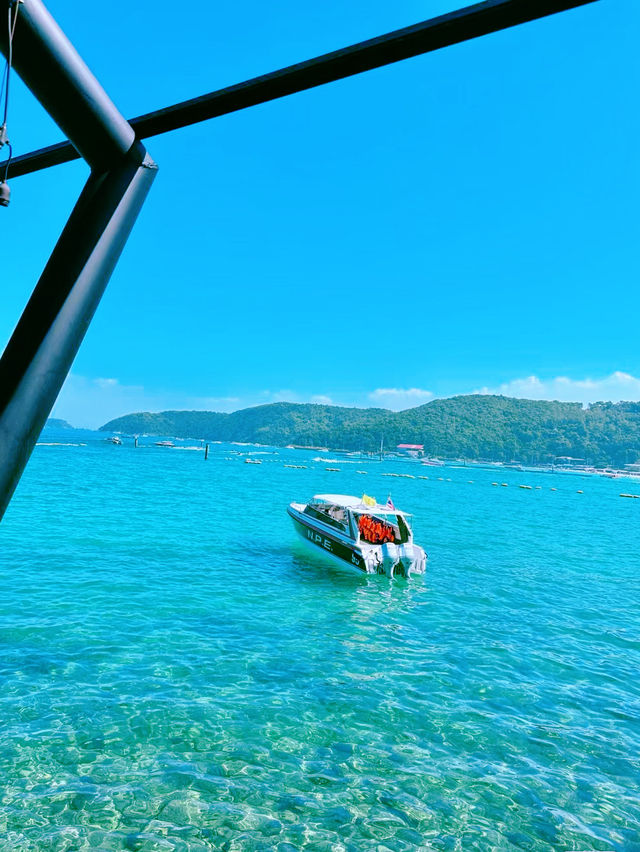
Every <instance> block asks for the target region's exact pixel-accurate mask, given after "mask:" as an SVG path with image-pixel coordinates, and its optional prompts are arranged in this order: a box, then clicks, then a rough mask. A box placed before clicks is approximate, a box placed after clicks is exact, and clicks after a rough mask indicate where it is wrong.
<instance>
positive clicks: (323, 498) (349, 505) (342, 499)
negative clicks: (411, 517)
mask: <svg viewBox="0 0 640 852" xmlns="http://www.w3.org/2000/svg"><path fill="white" fill-rule="evenodd" d="M311 502H312V503H330V504H331V505H333V506H343V507H344V508H345V509H355V510H357V511H359V512H364V513H366V514H375V515H407V514H408V513H407V512H401V511H400V509H390V508H389V507H388V506H385V505H381V504H380V503H376V505H375V506H368V505H367V504H366V503H363V502H362V497H353V496H352V495H349V494H316V495H314V497H312V499H311Z"/></svg>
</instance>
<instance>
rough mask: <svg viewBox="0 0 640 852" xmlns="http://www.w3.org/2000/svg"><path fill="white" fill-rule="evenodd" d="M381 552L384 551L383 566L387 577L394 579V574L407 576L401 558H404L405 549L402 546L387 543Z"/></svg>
mask: <svg viewBox="0 0 640 852" xmlns="http://www.w3.org/2000/svg"><path fill="white" fill-rule="evenodd" d="M380 550H381V551H382V565H383V567H384V573H385V574H386V575H387V577H393V575H394V574H401V575H404V576H406V574H405V571H404V565H402V563H401V562H400V559H401V557H402V556H404V552H403V551H404V548H403V547H402V545H397V544H392V543H391V542H385V544H383V545H382V547H381V548H380ZM400 566H401V567H400Z"/></svg>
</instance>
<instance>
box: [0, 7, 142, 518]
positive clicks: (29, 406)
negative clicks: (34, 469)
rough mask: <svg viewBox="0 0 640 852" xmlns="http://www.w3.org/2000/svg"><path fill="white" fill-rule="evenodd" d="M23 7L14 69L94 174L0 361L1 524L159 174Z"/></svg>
mask: <svg viewBox="0 0 640 852" xmlns="http://www.w3.org/2000/svg"><path fill="white" fill-rule="evenodd" d="M16 2H17V0H0V14H1V13H2V11H3V10H4V11H5V12H6V11H7V10H11V9H16V8H17V23H16V29H15V38H14V42H13V51H12V54H13V60H14V61H13V67H14V68H15V70H16V71H17V72H18V73H19V74H20V76H21V77H22V79H23V80H24V82H25V83H26V84H27V85H28V86H29V88H30V89H31V91H32V92H33V93H34V95H35V96H36V98H38V100H39V101H40V103H41V104H42V105H43V106H44V107H45V109H46V110H47V112H49V114H50V115H51V117H52V118H53V119H54V120H55V121H56V122H57V123H58V125H59V126H60V127H61V128H62V129H63V130H64V132H65V133H67V134H68V135H69V138H70V139H71V141H72V143H73V145H74V149H73V150H74V151H75V150H77V151H78V152H79V154H77V155H76V156H79V155H80V154H81V155H82V156H83V157H84V159H85V160H86V162H87V163H88V164H89V165H90V166H91V175H90V177H89V180H88V181H87V184H86V186H85V188H84V190H83V191H82V194H81V195H80V198H79V199H78V202H77V204H76V206H75V208H74V210H73V212H72V214H71V216H70V218H69V221H68V222H67V224H66V226H65V228H64V230H63V232H62V235H61V236H60V239H59V240H58V243H57V245H56V247H55V249H54V251H53V254H52V255H51V258H50V259H49V262H48V263H47V265H46V267H45V269H44V272H43V273H42V276H41V277H40V280H39V282H38V284H37V286H36V288H35V290H34V291H33V295H32V296H31V298H30V300H29V303H28V304H27V307H26V308H25V310H24V312H23V314H22V317H21V318H20V321H19V322H18V325H17V326H16V329H15V331H14V333H13V335H12V336H11V339H10V341H9V343H8V344H7V346H6V348H5V350H4V352H3V353H2V358H0V518H1V517H2V515H3V514H4V511H5V509H6V507H7V505H8V503H9V501H10V499H11V496H12V494H13V491H14V489H15V487H16V485H17V484H18V481H19V480H20V476H21V475H22V471H23V470H24V467H25V465H26V463H27V461H28V459H29V456H30V455H31V452H32V450H33V447H34V445H35V442H36V440H37V437H38V435H39V433H40V430H41V429H42V427H43V425H44V422H45V420H46V418H47V416H48V415H49V412H50V411H51V408H52V406H53V403H54V402H55V400H56V397H57V396H58V393H59V392H60V388H61V387H62V384H63V382H64V380H65V378H66V376H67V373H68V371H69V369H70V367H71V364H72V362H73V359H74V358H75V355H76V353H77V351H78V348H79V346H80V343H81V342H82V339H83V338H84V335H85V333H86V331H87V328H88V327H89V323H90V322H91V319H92V317H93V314H94V313H95V310H96V308H97V306H98V303H99V302H100V298H101V297H102V294H103V292H104V289H105V287H106V285H107V282H108V280H109V277H110V275H111V273H112V271H113V269H114V267H115V265H116V263H117V261H118V258H119V256H120V253H121V252H122V249H123V248H124V245H125V243H126V241H127V238H128V236H129V233H130V231H131V229H132V227H133V224H134V222H135V220H136V217H137V215H138V213H139V211H140V208H141V207H142V204H143V202H144V200H145V198H146V196H147V193H148V191H149V188H150V186H151V183H152V181H153V178H154V177H155V174H156V171H157V167H156V165H155V163H154V162H153V160H151V158H150V157H149V156H148V155H147V153H146V151H145V149H144V146H143V145H142V143H141V142H139V141H136V138H135V131H134V130H133V128H132V127H131V126H130V125H129V124H128V122H127V121H126V120H125V119H124V118H123V117H122V116H121V115H120V113H119V112H118V111H117V109H116V108H115V106H114V105H113V103H112V102H111V100H110V99H109V98H108V96H107V94H106V92H105V91H104V89H103V88H102V87H101V86H100V84H99V83H98V81H97V80H96V79H95V77H94V76H93V75H92V74H91V72H90V71H89V69H88V68H87V66H86V65H85V64H84V62H83V61H82V59H81V58H80V56H79V55H78V54H77V53H76V51H75V49H74V48H73V46H72V45H71V43H70V42H69V41H68V39H67V38H66V37H65V35H64V34H63V33H62V31H61V30H60V28H59V27H58V25H57V24H56V23H55V21H54V20H53V18H52V17H51V15H50V14H49V13H48V12H47V10H46V9H45V7H44V5H43V4H42V2H41V0H20V3H19V6H17V7H16V5H15V4H16ZM0 51H2V52H3V53H5V54H6V53H7V52H8V45H7V41H6V34H5V36H4V41H3V40H2V38H0Z"/></svg>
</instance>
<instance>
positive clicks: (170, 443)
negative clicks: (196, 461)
mask: <svg viewBox="0 0 640 852" xmlns="http://www.w3.org/2000/svg"><path fill="white" fill-rule="evenodd" d="M155 445H156V447H175V444H174V443H173V441H156V442H155Z"/></svg>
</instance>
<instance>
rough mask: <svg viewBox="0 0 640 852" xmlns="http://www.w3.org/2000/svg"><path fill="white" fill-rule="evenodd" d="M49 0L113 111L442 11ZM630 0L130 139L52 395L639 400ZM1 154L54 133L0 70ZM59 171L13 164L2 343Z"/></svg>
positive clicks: (53, 220)
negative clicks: (127, 207) (89, 319)
mask: <svg viewBox="0 0 640 852" xmlns="http://www.w3.org/2000/svg"><path fill="white" fill-rule="evenodd" d="M457 5H458V4H455V3H452V2H422V3H418V2H402V1H401V0H400V1H399V2H396V3H394V4H388V3H380V2H372V1H371V0H369V2H366V3H365V2H363V0H353V2H351V3H349V4H348V5H347V4H344V3H337V2H333V0H327V2H324V3H322V4H315V5H311V4H299V3H293V2H289V0H287V2H276V3H272V4H264V3H257V2H245V3H243V4H217V3H210V2H204V0H202V1H201V0H193V2H191V3H190V4H188V6H187V7H184V8H182V7H180V6H177V5H176V4H175V3H168V2H165V0H156V2H154V3H153V4H151V3H144V2H143V3H137V4H130V3H127V4H125V3H124V2H121V0H112V2H110V3H109V4H106V3H92V4H89V5H88V4H86V3H80V2H77V0H64V2H63V1H62V0H49V3H48V7H49V8H50V10H51V11H52V13H53V14H54V16H55V17H56V19H57V20H58V21H59V23H60V24H61V26H62V27H63V29H64V30H65V32H66V33H67V34H68V35H69V37H70V38H71V39H72V41H73V42H74V44H75V45H76V47H77V48H78V50H79V51H80V53H81V54H82V56H83V57H84V59H85V60H86V61H87V63H88V64H89V66H90V67H91V69H92V70H93V71H94V73H95V74H96V75H97V77H98V79H99V80H100V81H101V82H102V84H103V85H104V87H105V88H106V90H107V91H108V93H109V94H110V95H111V97H112V98H113V100H114V101H115V103H116V104H117V106H118V107H119V108H120V109H121V110H122V112H123V113H124V114H125V115H126V116H128V117H131V116H135V115H139V114H141V113H144V112H147V111H149V110H152V109H156V108H158V107H161V106H164V105H166V104H169V103H173V102H176V101H179V100H182V99H185V98H188V97H193V96H195V95H198V94H201V93H204V92H206V91H210V90H212V89H215V88H219V87H221V86H224V85H228V84H231V83H234V82H238V81H240V80H243V79H246V78H248V77H251V76H254V75H257V74H260V73H264V72H266V71H270V70H273V69H275V68H278V67H282V66H284V65H286V64H290V63H292V62H296V61H299V60H302V59H305V58H308V57H310V56H313V55H317V54H319V53H322V52H325V51H328V50H332V49H335V48H338V47H341V46H344V45H346V44H350V43H352V42H355V41H358V40H361V39H364V38H368V37H371V36H374V35H378V34H380V33H383V32H386V31H389V30H391V29H394V28H397V27H401V26H405V25H408V24H411V23H414V22H416V21H419V20H423V19H425V18H428V17H431V16H433V15H436V14H439V13H441V12H443V11H447V10H449V9H452V8H455V7H456V6H457ZM638 24H640V8H639V7H638V4H637V3H636V2H633V0H616V2H613V0H601V2H599V3H595V4H592V5H590V6H587V7H585V8H582V9H577V10H574V11H571V12H567V13H564V14H562V15H556V16H553V17H551V18H548V19H546V20H543V21H538V22H534V23H532V24H527V25H524V26H522V27H519V28H516V29H512V30H508V31H505V32H503V33H497V34H494V35H492V36H489V37H485V38H483V39H478V40H475V41H473V42H469V43H467V44H462V45H458V46H456V47H453V48H448V49H445V50H443V51H439V52H437V53H434V54H430V55H427V56H424V57H419V58H416V59H413V60H409V61H406V62H403V63H399V64H396V65H394V66H390V67H388V68H384V69H379V70H377V71H374V72H369V73H368V74H364V75H359V76H358V77H355V78H352V79H350V80H346V81H342V82H339V83H334V84H330V85H328V86H324V87H321V88H319V89H315V90H313V91H310V92H305V93H301V94H298V95H294V96H291V97H289V98H285V99H282V100H280V101H276V102H273V103H269V104H265V105H263V106H260V107H255V108H253V109H249V110H245V111H243V112H242V113H237V114H234V115H231V116H226V117H224V118H220V119H215V120H213V121H211V122H207V123H204V124H201V125H198V126H196V127H192V128H188V129H185V130H181V131H178V132H175V133H172V134H169V135H166V136H163V137H158V138H155V139H150V140H148V143H147V144H148V148H149V151H150V153H151V155H152V156H153V157H154V159H156V161H157V162H158V164H159V166H160V172H159V175H158V178H157V179H156V182H155V184H154V186H153V189H152V192H151V195H150V197H149V200H148V201H147V204H146V206H145V208H144V210H143V212H142V215H141V217H140V219H139V221H138V223H137V225H136V227H135V229H134V232H133V234H132V236H131V238H130V241H129V243H128V245H127V248H126V249H125V253H124V254H123V256H122V259H121V261H120V263H119V265H118V267H117V269H116V272H115V273H114V276H113V278H112V280H111V283H110V285H109V287H108V289H107V293H106V295H105V297H104V299H103V302H102V304H101V306H100V308H99V309H98V312H97V314H96V317H95V319H94V321H93V324H92V326H91V328H90V330H89V332H88V334H87V337H86V339H85V341H84V344H83V346H82V348H81V350H80V353H79V354H78V357H77V358H76V361H75V363H74V366H73V370H72V375H71V377H70V378H69V380H68V381H67V384H66V385H65V388H64V389H63V391H62V393H61V395H60V398H59V400H58V403H57V405H56V408H55V414H56V415H57V416H61V417H65V418H67V419H69V420H70V421H71V422H72V423H74V424H76V425H98V424H100V423H102V422H104V421H105V420H107V419H109V418H111V417H115V416H118V415H120V414H124V413H127V412H130V411H134V410H160V409H163V408H211V409H216V410H233V409H236V408H240V407H243V406H245V405H252V404H256V403H261V402H270V401H274V400H278V399H290V400H294V401H309V400H316V401H328V400H331V401H333V402H335V403H338V404H348V405H350V404H355V405H379V406H385V407H391V408H402V407H408V406H410V405H416V404H421V403H422V402H425V401H428V400H429V399H431V398H433V397H434V396H449V395H452V394H457V393H469V392H473V391H491V392H493V391H497V392H502V393H507V394H512V395H518V396H528V397H535V398H558V399H575V400H581V401H583V402H588V401H590V400H595V399H621V398H624V399H640V378H638V377H640V352H639V350H638V346H637V325H638V317H639V316H640V292H639V290H638V286H637V284H638V279H639V271H640V270H639V266H640V263H639V260H638V249H637V245H638V224H637V222H638V215H637V207H638V201H637V199H638V197H639V196H640V192H639V190H640V167H639V165H638V156H637V140H638V138H639V136H640V118H639V116H638V110H637V108H636V103H637V92H638V88H639V87H638V84H639V82H640V80H639V77H640V73H639V65H638V60H637V44H636V33H637V27H638ZM9 127H10V130H11V140H12V142H13V145H14V149H15V151H16V153H23V152H25V151H28V150H31V149H33V148H37V147H40V146H42V145H46V144H49V143H51V142H54V141H57V140H58V139H60V138H61V136H60V132H59V131H58V130H57V128H56V127H55V126H54V125H53V124H52V122H51V121H50V119H49V118H48V117H47V116H46V114H44V112H43V111H42V109H41V108H40V107H39V105H38V104H37V103H36V102H35V100H34V99H33V97H32V96H31V95H30V94H29V93H28V92H27V91H26V90H25V89H24V87H22V85H21V84H20V85H15V87H14V89H13V96H12V103H11V109H10V121H9ZM86 175H87V170H86V167H85V166H84V165H83V164H82V163H73V164H68V165H66V166H61V167H58V168H56V169H51V170H49V171H48V172H43V173H39V174H36V175H32V176H27V177H24V178H20V179H16V180H15V181H13V183H12V203H11V206H10V207H9V208H8V209H7V210H2V211H1V213H0V216H1V217H2V221H3V224H4V236H5V240H6V243H5V245H6V246H7V248H6V249H5V252H4V261H5V264H4V270H3V273H4V274H3V276H2V277H3V287H2V288H1V291H0V304H1V305H2V310H1V311H0V337H1V338H2V341H3V342H6V340H7V339H8V337H9V335H10V334H11V331H12V329H13V326H14V325H15V322H16V321H17V318H18V315H19V313H20V311H21V309H22V307H23V305H24V303H25V302H26V300H27V298H28V296H29V294H30V292H31V289H32V287H33V285H34V282H35V280H36V279H37V277H38V275H39V273H40V271H41V269H42V267H43V266H44V263H45V262H46V259H47V256H48V254H49V252H50V251H51V249H52V247H53V245H54V243H55V240H56V237H57V235H58V234H59V232H60V230H61V228H62V226H63V225H64V222H65V220H66V217H67V216H68V213H69V211H70V209H71V207H72V206H73V204H74V202H75V200H76V198H77V196H78V193H79V191H80V188H81V186H82V184H83V182H84V180H85V179H86Z"/></svg>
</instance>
